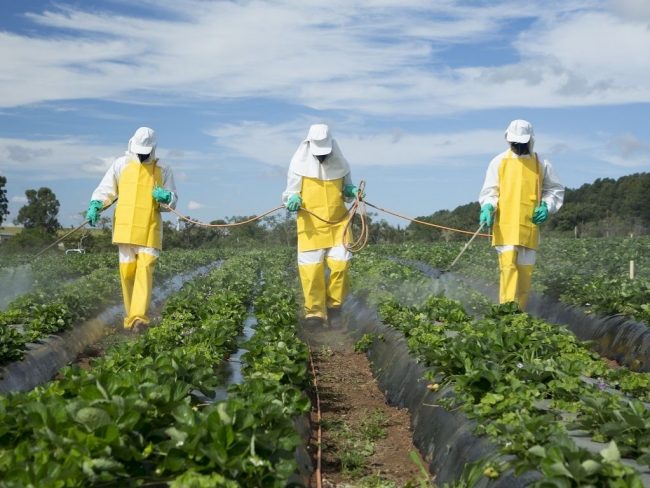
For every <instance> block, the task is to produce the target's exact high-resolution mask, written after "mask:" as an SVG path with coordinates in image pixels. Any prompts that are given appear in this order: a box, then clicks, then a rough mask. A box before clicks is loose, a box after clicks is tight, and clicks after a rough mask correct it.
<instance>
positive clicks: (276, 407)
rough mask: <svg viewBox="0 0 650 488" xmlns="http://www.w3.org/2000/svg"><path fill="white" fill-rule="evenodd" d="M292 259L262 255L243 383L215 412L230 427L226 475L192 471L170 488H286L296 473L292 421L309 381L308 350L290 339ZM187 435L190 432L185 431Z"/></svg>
mask: <svg viewBox="0 0 650 488" xmlns="http://www.w3.org/2000/svg"><path fill="white" fill-rule="evenodd" d="M288 260H293V255H289V254H282V255H280V256H277V255H274V254H271V253H268V252H267V253H264V254H263V256H262V262H261V265H262V268H263V270H264V273H263V280H264V285H263V288H262V290H261V292H260V293H259V294H258V295H257V297H256V299H255V302H254V313H255V316H256V319H257V326H256V328H255V334H254V335H253V337H252V338H251V339H250V340H248V341H247V342H246V343H244V344H243V345H242V347H243V348H244V349H246V350H247V352H246V353H245V354H244V355H243V356H242V370H243V373H244V381H243V382H242V383H241V384H236V385H231V386H230V388H229V389H228V398H227V400H225V401H223V402H221V403H220V404H219V406H218V407H217V408H221V409H222V411H223V412H225V415H226V416H227V418H228V419H231V421H232V425H231V426H229V428H228V431H227V432H226V433H224V436H225V437H226V438H227V439H228V440H229V444H228V447H229V453H231V454H230V456H231V457H230V458H229V461H228V463H227V466H228V470H227V471H225V470H223V469H220V470H219V472H220V473H221V475H219V476H220V477H219V479H215V476H217V475H215V474H214V473H205V472H200V471H198V470H196V469H192V470H190V471H188V472H186V473H185V474H184V475H183V476H182V477H180V478H178V479H177V480H176V481H175V482H174V483H172V486H173V487H176V488H181V487H182V488H202V487H205V488H209V487H215V486H218V487H220V486H224V487H231V486H232V487H236V486H242V487H249V486H264V487H277V488H281V487H286V486H292V481H291V477H292V475H293V474H294V473H295V472H296V468H297V466H296V461H295V452H296V448H297V447H298V446H299V445H300V443H301V439H300V437H299V436H298V434H297V432H296V429H295V425H294V419H295V417H296V416H299V415H304V414H306V413H307V412H309V408H310V407H309V400H308V399H307V398H306V397H305V395H304V393H303V389H304V388H305V387H306V385H307V383H308V375H307V370H306V364H307V357H308V350H307V347H306V346H305V344H304V343H302V342H301V341H300V340H299V339H298V338H297V336H296V330H295V327H296V321H297V307H296V297H295V292H294V290H293V287H291V289H289V288H288V287H287V283H291V282H293V281H295V273H293V274H292V273H290V272H288V271H287V269H292V268H293V267H292V266H290V265H289V261H288ZM187 434H188V437H189V436H191V432H187Z"/></svg>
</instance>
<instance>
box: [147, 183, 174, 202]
mask: <svg viewBox="0 0 650 488" xmlns="http://www.w3.org/2000/svg"><path fill="white" fill-rule="evenodd" d="M151 196H152V197H153V198H154V200H156V201H157V202H158V203H169V202H171V201H172V192H170V191H169V190H165V189H164V188H162V187H161V186H157V187H156V188H154V189H153V191H152V192H151Z"/></svg>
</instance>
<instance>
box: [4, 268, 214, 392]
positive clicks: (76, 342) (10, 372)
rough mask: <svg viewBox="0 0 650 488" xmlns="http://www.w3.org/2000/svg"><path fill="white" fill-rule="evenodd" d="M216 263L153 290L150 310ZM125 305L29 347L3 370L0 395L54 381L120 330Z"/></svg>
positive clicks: (114, 307) (112, 308)
mask: <svg viewBox="0 0 650 488" xmlns="http://www.w3.org/2000/svg"><path fill="white" fill-rule="evenodd" d="M217 264H218V263H214V264H213V265H209V266H202V267H201V268H199V269H197V270H195V271H193V272H191V273H185V274H183V275H179V276H175V277H174V278H172V279H170V280H167V281H166V282H165V283H163V285H162V286H160V287H156V288H154V290H153V294H152V301H151V308H152V309H155V308H156V307H158V306H160V305H161V304H162V303H163V302H164V301H165V299H166V298H167V297H168V296H169V295H170V294H172V293H175V292H177V291H178V290H179V289H180V288H181V286H182V285H183V284H184V283H186V282H187V281H189V280H192V279H194V278H196V277H197V276H199V275H201V274H204V273H207V272H208V271H209V270H210V269H212V268H214V267H215V266H217ZM123 314H124V308H123V306H122V305H115V306H113V307H110V308H108V309H107V310H105V311H104V312H102V313H101V314H99V315H98V316H97V317H94V318H92V319H90V320H86V321H84V322H82V323H81V324H79V325H77V326H74V327H73V328H72V329H70V330H66V331H65V332H63V333H61V334H58V335H54V334H52V335H49V336H47V337H45V338H42V339H41V340H39V341H38V342H35V343H29V344H27V348H28V349H27V351H26V352H24V353H23V354H22V359H20V360H19V361H14V362H12V363H9V364H7V365H5V366H3V367H0V393H9V392H19V391H28V390H31V389H32V388H34V387H36V386H38V385H40V384H42V383H45V382H47V381H49V380H51V379H52V378H53V377H54V375H55V374H56V372H57V371H59V370H60V369H61V368H62V367H64V366H65V365H67V364H70V363H71V362H73V361H74V360H75V359H76V358H77V357H78V356H79V354H81V353H82V352H83V351H84V350H85V349H86V348H87V347H88V346H89V345H91V344H94V343H95V342H97V341H99V340H100V339H101V338H102V337H104V336H105V334H106V330H107V329H109V328H115V327H116V324H117V327H118V330H119V327H121V322H122V320H121V318H122V316H123Z"/></svg>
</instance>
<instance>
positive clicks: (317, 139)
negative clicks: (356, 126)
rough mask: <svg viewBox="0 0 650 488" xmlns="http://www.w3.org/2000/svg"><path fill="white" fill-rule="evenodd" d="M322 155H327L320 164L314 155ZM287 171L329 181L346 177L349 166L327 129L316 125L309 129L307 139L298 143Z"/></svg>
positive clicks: (321, 125)
mask: <svg viewBox="0 0 650 488" xmlns="http://www.w3.org/2000/svg"><path fill="white" fill-rule="evenodd" d="M330 147H331V151H330V150H329V149H330ZM324 154H327V158H325V160H324V161H323V162H322V163H321V162H320V161H319V160H318V158H317V157H316V155H319V156H322V155H324ZM289 171H290V172H293V173H295V174H297V175H300V176H305V177H307V178H317V179H319V180H325V181H329V180H338V179H339V178H343V177H344V176H345V175H347V174H348V173H349V172H350V165H349V164H348V162H347V160H346V159H345V157H344V156H343V153H342V152H341V148H340V147H339V145H338V144H337V142H336V141H335V140H334V139H332V137H331V135H330V133H329V128H328V127H327V126H326V125H325V124H316V125H312V126H311V127H310V129H309V134H308V136H307V139H305V140H304V141H302V143H300V146H298V149H297V150H296V152H295V153H294V155H293V157H292V158H291V163H290V164H289Z"/></svg>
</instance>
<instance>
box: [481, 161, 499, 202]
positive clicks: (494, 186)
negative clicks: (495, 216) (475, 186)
mask: <svg viewBox="0 0 650 488" xmlns="http://www.w3.org/2000/svg"><path fill="white" fill-rule="evenodd" d="M501 159H502V157H501V156H500V155H499V156H497V157H496V158H494V159H493V160H492V161H490V165H489V166H488V169H487V172H486V173H485V181H484V182H483V188H481V193H479V196H478V203H479V204H480V205H481V207H483V205H486V204H488V203H489V204H490V205H492V206H493V207H494V208H497V203H499V165H500V164H501Z"/></svg>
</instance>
